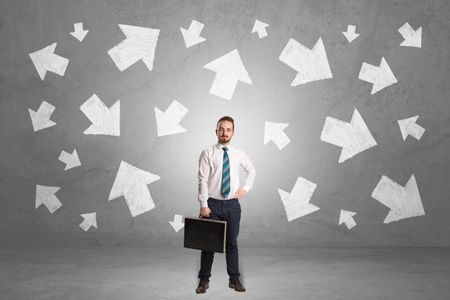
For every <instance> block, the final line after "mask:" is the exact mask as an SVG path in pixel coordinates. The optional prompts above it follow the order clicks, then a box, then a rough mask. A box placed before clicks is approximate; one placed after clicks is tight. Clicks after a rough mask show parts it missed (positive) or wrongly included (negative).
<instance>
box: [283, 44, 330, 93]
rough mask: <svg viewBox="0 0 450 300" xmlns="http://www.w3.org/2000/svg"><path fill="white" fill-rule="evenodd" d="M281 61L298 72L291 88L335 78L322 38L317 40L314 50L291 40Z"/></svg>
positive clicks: (284, 50)
mask: <svg viewBox="0 0 450 300" xmlns="http://www.w3.org/2000/svg"><path fill="white" fill-rule="evenodd" d="M279 59H280V60H281V61H282V62H284V63H285V64H287V65H288V66H289V67H291V68H292V69H294V70H295V71H297V72H298V73H297V75H296V76H295V78H294V80H293V81H292V83H291V86H297V85H299V84H305V83H308V82H311V81H316V80H322V79H328V78H333V74H331V69H330V65H329V64H328V58H327V53H326V52H325V47H324V45H323V42H322V38H319V39H318V40H317V42H316V44H315V45H314V48H313V49H312V50H310V49H308V48H307V47H305V46H304V45H302V44H300V43H299V42H297V41H296V40H294V39H289V41H288V43H287V44H286V47H284V49H283V51H282V52H281V54H280V57H279Z"/></svg>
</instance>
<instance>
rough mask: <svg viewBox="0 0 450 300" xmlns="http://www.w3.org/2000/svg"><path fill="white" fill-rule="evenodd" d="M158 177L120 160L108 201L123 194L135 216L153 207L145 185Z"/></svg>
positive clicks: (132, 214) (153, 204)
mask: <svg viewBox="0 0 450 300" xmlns="http://www.w3.org/2000/svg"><path fill="white" fill-rule="evenodd" d="M159 179H160V177H159V176H158V175H155V174H152V173H150V172H146V171H143V170H141V169H138V168H136V167H134V166H132V165H130V164H128V163H126V162H124V161H122V162H121V163H120V166H119V171H118V172H117V175H116V179H115V180H114V184H113V186H112V188H111V192H110V194H109V198H108V201H110V200H113V199H115V198H117V197H120V196H124V198H125V201H126V202H127V205H128V208H129V209H130V212H131V216H133V217H136V216H137V215H140V214H142V213H145V212H147V211H149V210H151V209H153V208H154V207H155V203H154V202H153V199H152V196H151V195H150V192H149V190H148V187H147V185H148V184H150V183H152V182H155V181H157V180H159Z"/></svg>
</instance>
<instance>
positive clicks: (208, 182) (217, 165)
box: [198, 144, 256, 207]
mask: <svg viewBox="0 0 450 300" xmlns="http://www.w3.org/2000/svg"><path fill="white" fill-rule="evenodd" d="M223 147H227V148H228V159H229V162H230V194H229V195H228V197H227V198H224V197H223V195H222V194H221V193H220V190H221V187H222V169H223V153H224V150H222V148H223ZM241 166H242V167H243V169H244V170H245V171H246V172H247V177H246V179H245V185H244V186H243V189H244V190H245V191H247V192H248V191H249V190H250V189H251V188H252V187H253V182H254V181H255V175H256V171H255V167H254V166H253V164H252V162H251V161H250V159H249V158H248V156H247V154H246V153H245V152H244V151H243V150H240V149H238V148H235V147H233V146H230V145H228V146H224V145H221V144H215V145H212V146H210V147H209V148H207V149H206V150H203V151H202V153H201V154H200V158H199V163H198V200H199V201H200V205H201V207H208V198H209V197H211V198H215V199H219V200H228V199H231V198H233V196H234V194H235V193H236V192H237V190H238V189H239V170H240V167H241Z"/></svg>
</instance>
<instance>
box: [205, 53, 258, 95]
mask: <svg viewBox="0 0 450 300" xmlns="http://www.w3.org/2000/svg"><path fill="white" fill-rule="evenodd" d="M204 68H206V69H208V70H211V71H214V72H216V77H215V78H214V81H213V84H212V86H211V89H210V91H209V92H210V93H211V94H213V95H216V96H218V97H221V98H224V99H227V100H230V99H231V97H232V96H233V93H234V90H235V89H236V85H237V83H238V81H242V82H245V83H248V84H252V80H251V79H250V77H249V76H248V73H247V70H246V69H245V67H244V64H243V63H242V60H241V57H240V56H239V52H238V50H237V49H234V50H233V51H231V52H229V53H227V54H225V55H224V56H221V57H219V58H217V59H216V60H213V61H212V62H210V63H208V64H206V65H205V66H204Z"/></svg>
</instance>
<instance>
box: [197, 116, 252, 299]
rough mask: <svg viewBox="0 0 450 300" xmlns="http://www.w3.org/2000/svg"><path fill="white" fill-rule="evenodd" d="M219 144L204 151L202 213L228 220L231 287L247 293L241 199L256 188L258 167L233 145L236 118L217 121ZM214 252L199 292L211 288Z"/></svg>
mask: <svg viewBox="0 0 450 300" xmlns="http://www.w3.org/2000/svg"><path fill="white" fill-rule="evenodd" d="M216 135H217V144H215V145H212V146H210V147H209V148H207V149H206V150H204V151H203V152H202V153H201V154H200V158H199V167H198V181H199V183H198V200H199V201H200V215H201V216H202V217H205V218H211V219H213V220H222V221H227V232H226V246H225V257H226V262H227V272H228V276H229V284H228V286H229V287H230V288H232V289H234V290H235V291H238V292H245V288H244V286H243V285H242V283H241V282H240V280H239V276H240V273H239V254H238V244H237V236H238V233H239V223H240V220H241V205H240V203H239V201H240V199H242V198H244V197H245V196H246V195H247V193H248V191H249V190H250V189H251V188H252V186H253V182H254V180H255V168H254V167H253V164H252V162H251V161H250V159H249V158H248V156H247V154H246V153H245V152H244V151H242V150H240V149H238V148H235V147H234V146H232V145H230V142H231V138H232V137H233V135H234V120H233V118H231V117H229V116H225V117H222V118H220V119H219V121H218V122H217V124H216ZM240 167H243V169H244V170H245V171H246V172H247V177H246V179H245V184H244V186H240V184H239V170H240ZM213 260H214V252H208V251H202V253H201V263H200V271H199V273H198V278H199V284H198V287H197V289H196V290H195V291H196V293H197V294H201V293H205V292H206V289H207V288H208V287H209V278H210V277H211V267H212V264H213Z"/></svg>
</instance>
